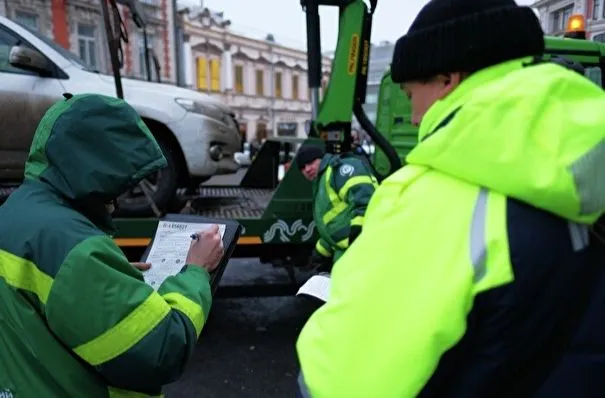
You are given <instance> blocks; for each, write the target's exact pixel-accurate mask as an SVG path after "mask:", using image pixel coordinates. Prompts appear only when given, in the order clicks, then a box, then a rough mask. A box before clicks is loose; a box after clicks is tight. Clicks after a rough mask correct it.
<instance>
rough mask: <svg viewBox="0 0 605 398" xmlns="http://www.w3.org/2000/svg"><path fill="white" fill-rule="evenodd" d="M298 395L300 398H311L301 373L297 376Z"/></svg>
mask: <svg viewBox="0 0 605 398" xmlns="http://www.w3.org/2000/svg"><path fill="white" fill-rule="evenodd" d="M298 393H299V396H300V397H301V398H311V393H310V392H309V389H308V388H307V383H305V377H304V376H303V374H302V371H301V372H300V373H299V374H298Z"/></svg>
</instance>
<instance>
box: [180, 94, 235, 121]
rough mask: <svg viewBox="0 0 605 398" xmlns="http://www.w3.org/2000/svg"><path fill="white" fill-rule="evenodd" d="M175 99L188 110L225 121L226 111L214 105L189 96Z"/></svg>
mask: <svg viewBox="0 0 605 398" xmlns="http://www.w3.org/2000/svg"><path fill="white" fill-rule="evenodd" d="M175 101H176V103H177V104H179V105H180V106H182V107H183V108H184V109H185V110H186V111H188V112H193V113H198V114H200V115H204V116H207V117H209V118H212V119H216V120H220V121H223V123H224V117H225V115H224V113H223V112H222V111H221V110H220V109H217V108H215V107H213V106H212V105H208V104H204V103H203V102H199V101H194V100H191V99H188V98H176V99H175Z"/></svg>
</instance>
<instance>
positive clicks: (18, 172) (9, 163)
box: [0, 26, 62, 183]
mask: <svg viewBox="0 0 605 398" xmlns="http://www.w3.org/2000/svg"><path fill="white" fill-rule="evenodd" d="M15 45H20V46H25V47H29V48H32V49H35V48H34V47H33V46H31V45H30V44H29V43H27V41H26V40H24V39H23V38H22V37H20V36H19V35H17V34H16V33H15V32H13V31H11V30H9V29H7V28H6V27H4V26H0V82H1V83H0V183H11V182H19V181H21V180H22V178H23V171H24V166H25V161H26V159H27V154H28V152H29V147H30V145H31V142H32V139H33V135H34V132H35V131H36V127H37V125H38V122H39V121H40V119H41V118H42V116H43V115H44V113H45V112H46V110H47V109H48V108H49V107H50V106H51V105H52V104H53V103H54V102H55V101H56V100H57V99H58V98H60V96H61V93H62V84H61V83H60V81H59V80H58V79H56V78H55V77H42V76H40V75H39V74H38V73H36V72H32V71H29V70H26V69H22V68H18V67H15V66H13V65H11V64H10V62H9V54H10V51H11V48H12V47H13V46H15Z"/></svg>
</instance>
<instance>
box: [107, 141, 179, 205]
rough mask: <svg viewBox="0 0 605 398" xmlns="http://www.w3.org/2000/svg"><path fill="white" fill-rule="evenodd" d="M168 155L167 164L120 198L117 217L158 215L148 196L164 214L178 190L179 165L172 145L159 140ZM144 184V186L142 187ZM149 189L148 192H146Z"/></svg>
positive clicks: (166, 155)
mask: <svg viewBox="0 0 605 398" xmlns="http://www.w3.org/2000/svg"><path fill="white" fill-rule="evenodd" d="M158 144H159V145H160V148H162V152H163V153H164V156H165V157H166V161H167V163H168V164H167V166H166V167H165V168H163V169H161V170H158V171H156V172H155V173H153V174H152V175H150V176H148V177H147V178H145V179H143V180H142V181H141V183H140V184H138V185H137V186H135V187H133V188H132V189H130V190H129V191H128V192H126V193H125V194H123V195H122V196H120V197H119V198H118V208H117V210H116V212H115V213H114V216H117V217H147V216H156V215H157V214H156V212H155V210H154V208H153V206H152V205H151V203H150V200H149V199H148V197H147V194H148V195H149V196H150V197H151V199H152V201H153V203H154V204H155V207H156V208H157V210H159V211H160V213H161V214H164V212H165V210H166V207H167V206H168V204H169V203H170V202H171V201H172V200H173V198H174V197H175V195H176V190H177V167H176V164H175V159H174V156H173V154H172V151H171V150H170V147H169V146H168V145H166V144H164V143H163V142H161V141H159V140H158ZM141 185H143V187H141ZM145 191H147V194H146V193H145Z"/></svg>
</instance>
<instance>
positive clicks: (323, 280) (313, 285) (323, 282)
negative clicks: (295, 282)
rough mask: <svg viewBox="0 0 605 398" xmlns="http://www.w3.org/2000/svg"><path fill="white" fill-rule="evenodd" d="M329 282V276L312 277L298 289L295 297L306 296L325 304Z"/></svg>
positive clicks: (328, 291)
mask: <svg viewBox="0 0 605 398" xmlns="http://www.w3.org/2000/svg"><path fill="white" fill-rule="evenodd" d="M330 282H331V279H330V274H319V275H313V276H312V277H310V278H309V279H308V280H307V281H306V282H305V284H304V285H302V286H301V287H300V289H298V292H297V293H296V295H297V296H299V295H301V294H306V295H309V296H313V297H316V298H318V299H320V300H322V301H325V302H327V301H328V299H329V298H330Z"/></svg>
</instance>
